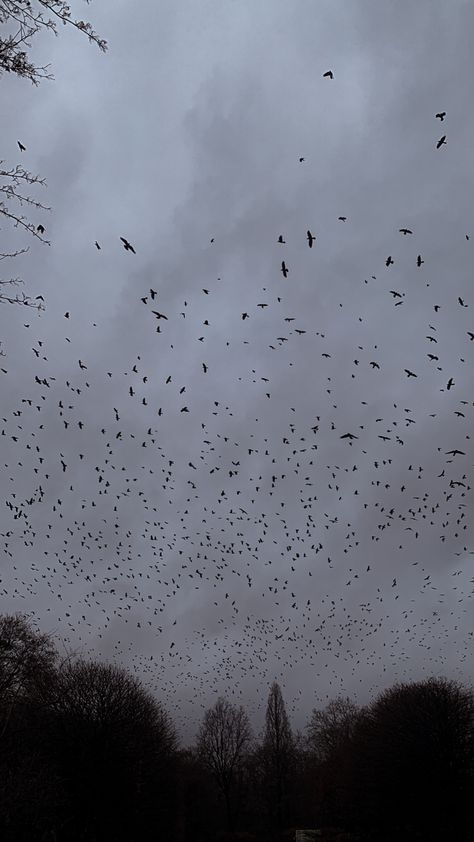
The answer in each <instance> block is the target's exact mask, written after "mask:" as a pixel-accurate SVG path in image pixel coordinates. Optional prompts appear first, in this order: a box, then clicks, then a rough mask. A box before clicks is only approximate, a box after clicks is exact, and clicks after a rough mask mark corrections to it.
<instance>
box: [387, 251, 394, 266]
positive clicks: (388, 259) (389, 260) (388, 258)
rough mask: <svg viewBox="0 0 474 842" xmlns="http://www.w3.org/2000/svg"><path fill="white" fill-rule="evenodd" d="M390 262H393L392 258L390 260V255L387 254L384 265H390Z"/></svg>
mask: <svg viewBox="0 0 474 842" xmlns="http://www.w3.org/2000/svg"><path fill="white" fill-rule="evenodd" d="M391 264H393V260H392V257H391V255H390V254H389V256H388V257H387V259H386V261H385V266H390V265H391Z"/></svg>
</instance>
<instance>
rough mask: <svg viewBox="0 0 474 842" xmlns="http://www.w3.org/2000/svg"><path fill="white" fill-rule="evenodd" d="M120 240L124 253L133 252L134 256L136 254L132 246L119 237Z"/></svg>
mask: <svg viewBox="0 0 474 842" xmlns="http://www.w3.org/2000/svg"><path fill="white" fill-rule="evenodd" d="M120 239H121V240H122V243H123V247H124V249H125V251H133V253H134V254H136V251H135V249H134V248H133V246H132V245H131V244H130V243H129V242H128V240H126V239H125V237H120Z"/></svg>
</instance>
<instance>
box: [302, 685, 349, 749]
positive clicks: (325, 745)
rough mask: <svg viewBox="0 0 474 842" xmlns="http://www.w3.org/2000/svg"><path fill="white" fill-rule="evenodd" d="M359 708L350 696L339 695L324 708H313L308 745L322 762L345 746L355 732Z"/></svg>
mask: <svg viewBox="0 0 474 842" xmlns="http://www.w3.org/2000/svg"><path fill="white" fill-rule="evenodd" d="M358 716H359V708H358V707H357V705H356V704H354V702H352V701H351V699H349V698H348V697H346V698H343V697H342V696H338V697H337V698H336V699H333V701H332V702H329V704H328V705H327V706H326V707H325V708H324V709H323V710H317V709H316V708H314V709H313V712H312V714H311V719H310V721H309V724H308V746H309V750H310V752H311V753H312V755H313V756H314V757H315V759H316V760H317V761H318V762H319V763H322V762H324V761H325V760H328V759H329V758H330V757H331V756H332V755H334V754H335V753H337V751H338V749H339V748H343V747H344V746H345V745H346V743H347V742H348V740H349V739H350V737H351V736H352V734H353V732H354V728H355V725H356V722H357V719H358Z"/></svg>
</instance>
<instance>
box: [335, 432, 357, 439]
mask: <svg viewBox="0 0 474 842" xmlns="http://www.w3.org/2000/svg"><path fill="white" fill-rule="evenodd" d="M339 438H341V439H358V438H359V436H355V435H354V433H344V435H343V436H339Z"/></svg>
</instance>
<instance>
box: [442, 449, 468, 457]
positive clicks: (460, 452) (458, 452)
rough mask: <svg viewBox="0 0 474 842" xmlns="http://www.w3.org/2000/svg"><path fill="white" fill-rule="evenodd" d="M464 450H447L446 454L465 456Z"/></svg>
mask: <svg viewBox="0 0 474 842" xmlns="http://www.w3.org/2000/svg"><path fill="white" fill-rule="evenodd" d="M465 455H466V454H465V453H464V450H456V449H454V450H447V451H446V456H465Z"/></svg>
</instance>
